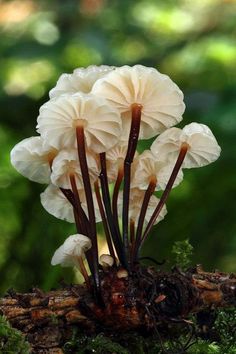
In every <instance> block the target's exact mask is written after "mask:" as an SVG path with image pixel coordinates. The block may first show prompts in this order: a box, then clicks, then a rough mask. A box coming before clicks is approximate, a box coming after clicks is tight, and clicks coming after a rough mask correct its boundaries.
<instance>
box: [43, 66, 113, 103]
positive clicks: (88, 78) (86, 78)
mask: <svg viewBox="0 0 236 354" xmlns="http://www.w3.org/2000/svg"><path fill="white" fill-rule="evenodd" d="M114 68H115V67H114V66H108V65H101V66H96V65H90V66H88V67H87V68H78V69H75V70H74V71H73V73H72V74H62V75H61V76H60V77H59V79H58V81H57V84H56V86H55V87H54V88H53V89H52V90H51V91H50V92H49V97H50V98H54V97H58V96H60V95H62V94H74V93H77V92H83V93H90V91H91V90H92V87H93V85H94V83H95V82H96V81H97V80H98V79H100V78H102V77H104V76H106V75H107V74H108V73H109V72H110V71H111V70H114Z"/></svg>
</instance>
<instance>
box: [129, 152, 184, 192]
mask: <svg viewBox="0 0 236 354" xmlns="http://www.w3.org/2000/svg"><path fill="white" fill-rule="evenodd" d="M172 170H173V164H170V163H168V162H165V161H160V160H157V158H156V156H154V155H153V154H152V152H151V151H150V150H145V151H144V152H143V153H142V154H141V155H139V156H138V158H137V159H136V164H135V169H134V172H133V178H132V188H139V189H147V188H148V185H149V183H150V180H151V179H152V178H153V177H154V178H156V180H157V184H156V190H164V189H165V187H166V185H167V182H168V180H169V178H170V175H171V172H172ZM182 180H183V172H182V170H180V171H179V173H178V175H177V177H176V179H175V182H174V185H173V187H176V186H178V185H179V184H180V183H181V182H182Z"/></svg>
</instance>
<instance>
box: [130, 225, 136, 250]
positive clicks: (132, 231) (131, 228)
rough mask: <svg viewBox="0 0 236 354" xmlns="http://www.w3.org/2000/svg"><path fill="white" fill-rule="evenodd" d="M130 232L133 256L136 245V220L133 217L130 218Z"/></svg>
mask: <svg viewBox="0 0 236 354" xmlns="http://www.w3.org/2000/svg"><path fill="white" fill-rule="evenodd" d="M129 233H130V244H131V256H132V254H133V252H134V247H135V222H134V220H133V219H130V222H129Z"/></svg>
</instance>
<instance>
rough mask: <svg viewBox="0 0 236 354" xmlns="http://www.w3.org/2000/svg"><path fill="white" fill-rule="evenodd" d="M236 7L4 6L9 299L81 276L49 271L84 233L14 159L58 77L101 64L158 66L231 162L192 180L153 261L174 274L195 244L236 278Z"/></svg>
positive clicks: (208, 263) (0, 238) (2, 123)
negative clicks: (60, 215)
mask: <svg viewBox="0 0 236 354" xmlns="http://www.w3.org/2000/svg"><path fill="white" fill-rule="evenodd" d="M235 24H236V1H235V0H231V1H230V0H228V1H227V0H224V1H223V0H194V1H192V0H173V1H171V0H165V1H158V0H153V1H151V0H150V1H144V0H143V1H141V0H135V1H131V0H124V1H122V0H107V1H105V0H81V1H76V0H71V1H69V0H63V1H61V0H58V1H53V0H50V1H32V0H15V1H0V38H1V41H0V52H1V57H0V81H1V89H0V107H1V115H0V117H1V118H0V149H1V150H0V156H1V157H0V272H1V284H0V291H1V292H2V293H3V292H5V291H6V289H8V288H9V287H14V288H16V289H17V290H22V291H23V290H24V291H26V290H27V289H28V288H29V287H31V286H32V285H38V286H40V287H42V288H43V289H45V290H46V289H49V288H51V287H55V286H58V281H59V280H60V279H61V278H65V279H66V280H67V281H71V280H73V275H72V272H71V270H69V271H68V270H66V269H61V268H60V267H52V266H50V260H51V256H52V254H53V252H54V250H55V249H56V248H57V247H58V246H59V245H60V244H61V242H62V240H63V239H64V238H65V236H67V235H69V234H71V233H74V231H75V230H74V227H73V226H71V225H68V224H67V223H65V222H62V221H59V220H57V219H55V218H54V217H52V216H50V215H48V214H47V213H46V211H45V210H44V209H43V208H42V207H41V205H40V198H39V194H40V192H42V191H43V190H44V189H45V186H43V185H37V184H35V183H33V182H30V181H28V180H27V179H25V178H23V177H22V176H21V175H19V174H18V173H17V172H16V171H15V170H14V169H13V168H12V167H11V165H10V163H9V153H10V150H11V148H12V147H13V146H14V145H15V144H16V143H17V142H18V141H20V140H21V139H23V138H25V137H28V136H32V135H35V125H36V118H37V115H38V110H39V107H40V105H41V104H42V103H43V102H45V101H47V99H48V91H49V89H50V88H52V87H53V86H54V85H55V83H56V80H57V78H58V77H59V75H60V74H61V73H63V72H71V71H72V70H73V69H74V68H76V67H80V66H87V65H90V64H98V65H99V64H110V65H117V66H120V65H123V64H129V65H133V64H136V63H141V64H144V65H147V66H154V67H156V68H158V70H160V71H161V72H163V73H166V74H168V75H169V76H171V78H172V79H173V80H174V81H175V82H176V83H177V84H178V85H179V87H180V88H181V89H182V90H183V92H184V94H185V102H186V106H187V109H186V113H185V119H184V122H183V123H181V125H180V126H183V125H184V124H187V123H189V122H191V121H197V122H199V123H204V124H207V125H209V126H210V128H211V129H212V130H213V132H214V134H215V136H216V137H217V139H218V141H219V144H220V145H221V147H222V155H221V157H220V159H219V160H218V161H217V162H216V163H214V164H212V165H210V166H208V167H205V168H202V169H196V170H189V171H186V172H185V181H184V182H183V183H182V184H181V186H180V187H179V188H177V189H176V190H174V191H173V193H172V195H171V198H170V200H169V201H168V212H169V213H168V215H167V217H166V218H165V220H164V221H163V222H161V223H160V224H159V225H158V226H157V227H156V228H155V229H154V231H153V234H152V237H150V238H149V240H148V242H147V243H146V245H145V248H144V251H143V254H144V255H147V254H148V255H151V256H154V257H155V258H157V259H159V260H161V259H163V258H166V259H167V260H168V262H167V266H169V265H170V264H171V248H172V245H173V243H174V241H176V240H182V239H185V238H189V239H190V242H191V243H192V245H193V246H194V259H193V261H194V262H196V263H202V264H203V265H204V267H205V268H206V269H208V270H211V269H214V268H219V269H221V270H222V271H223V270H224V271H236V259H235V254H236V216H235V213H236V26H235Z"/></svg>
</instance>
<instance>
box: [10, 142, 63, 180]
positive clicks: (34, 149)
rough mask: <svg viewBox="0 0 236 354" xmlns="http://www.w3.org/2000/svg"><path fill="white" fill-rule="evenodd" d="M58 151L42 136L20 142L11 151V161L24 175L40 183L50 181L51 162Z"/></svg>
mask: <svg viewBox="0 0 236 354" xmlns="http://www.w3.org/2000/svg"><path fill="white" fill-rule="evenodd" d="M57 153H58V151H57V150H56V149H55V148H52V147H51V146H49V145H47V144H46V143H45V142H44V141H43V139H42V138H41V137H40V136H33V137H31V138H27V139H24V140H22V141H21V142H19V143H18V144H16V145H15V146H14V148H13V149H12V151H11V163H12V165H13V166H14V167H15V169H16V170H17V171H18V172H19V173H21V174H22V175H23V176H24V177H27V178H28V179H30V180H31V181H34V182H38V183H49V182H50V175H51V164H52V161H53V159H54V158H55V156H56V155H57Z"/></svg>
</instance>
